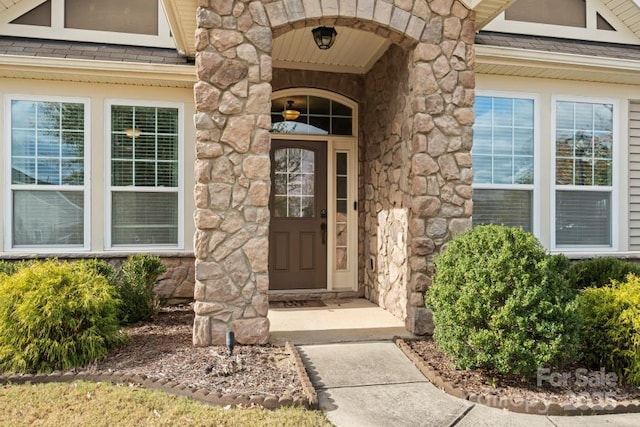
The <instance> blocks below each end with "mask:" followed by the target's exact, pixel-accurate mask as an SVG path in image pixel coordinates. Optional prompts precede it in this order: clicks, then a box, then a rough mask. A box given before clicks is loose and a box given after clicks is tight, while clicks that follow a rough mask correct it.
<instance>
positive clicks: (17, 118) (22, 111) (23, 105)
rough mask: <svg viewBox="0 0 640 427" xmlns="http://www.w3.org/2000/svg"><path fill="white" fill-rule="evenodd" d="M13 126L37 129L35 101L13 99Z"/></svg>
mask: <svg viewBox="0 0 640 427" xmlns="http://www.w3.org/2000/svg"><path fill="white" fill-rule="evenodd" d="M11 127H12V128H14V129H35V127H36V103H35V102H34V101H19V100H13V101H11Z"/></svg>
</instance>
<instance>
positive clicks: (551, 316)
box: [426, 225, 578, 376]
mask: <svg viewBox="0 0 640 427" xmlns="http://www.w3.org/2000/svg"><path fill="white" fill-rule="evenodd" d="M568 264H569V261H568V260H567V258H565V257H564V256H561V255H559V256H549V255H547V254H546V252H545V250H544V249H543V247H542V246H541V245H540V243H539V242H538V241H537V239H536V238H535V237H534V236H533V235H532V234H529V233H526V232H524V231H522V230H521V229H519V228H508V227H503V226H497V225H485V226H478V227H476V228H474V229H473V230H470V231H467V232H466V233H463V234H462V235H460V236H458V237H457V238H456V239H454V240H452V241H451V242H450V243H449V245H448V247H447V248H446V249H445V250H444V252H443V253H442V254H441V255H440V256H439V257H437V258H436V264H435V265H436V273H435V276H434V279H433V283H432V284H431V287H430V288H429V291H428V292H427V295H426V306H427V307H428V308H430V309H431V310H432V312H433V318H434V323H435V331H434V339H435V340H436V342H437V343H438V346H439V347H440V348H441V349H442V350H443V351H445V352H446V353H448V354H450V355H451V356H453V358H454V360H455V361H456V363H457V365H458V367H460V368H478V367H481V368H487V369H493V370H496V371H498V372H501V373H512V374H518V375H523V376H531V375H533V374H534V373H535V372H536V370H537V368H538V367H541V366H544V365H547V364H554V363H561V362H563V361H564V360H567V359H568V358H570V357H572V356H573V353H574V351H575V350H576V347H577V341H578V317H577V315H576V312H575V304H574V299H575V292H574V291H573V290H571V289H570V288H569V287H568V285H567V281H566V279H565V277H564V274H566V270H567V269H568Z"/></svg>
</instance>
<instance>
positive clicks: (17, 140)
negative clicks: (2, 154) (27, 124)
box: [11, 129, 36, 157]
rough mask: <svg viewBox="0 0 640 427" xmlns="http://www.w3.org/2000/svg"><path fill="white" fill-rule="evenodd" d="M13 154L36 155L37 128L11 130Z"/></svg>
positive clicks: (17, 155) (16, 155)
mask: <svg viewBox="0 0 640 427" xmlns="http://www.w3.org/2000/svg"><path fill="white" fill-rule="evenodd" d="M11 155H12V156H14V157H19V156H29V157H33V156H35V155H36V132H35V130H16V129H14V130H13V132H11Z"/></svg>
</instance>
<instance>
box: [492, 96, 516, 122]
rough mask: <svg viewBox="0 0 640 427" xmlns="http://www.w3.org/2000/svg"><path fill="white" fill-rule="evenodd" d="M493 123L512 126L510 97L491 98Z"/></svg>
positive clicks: (511, 102)
mask: <svg viewBox="0 0 640 427" xmlns="http://www.w3.org/2000/svg"><path fill="white" fill-rule="evenodd" d="M493 125H494V126H509V127H512V126H513V100H512V99H511V98H493Z"/></svg>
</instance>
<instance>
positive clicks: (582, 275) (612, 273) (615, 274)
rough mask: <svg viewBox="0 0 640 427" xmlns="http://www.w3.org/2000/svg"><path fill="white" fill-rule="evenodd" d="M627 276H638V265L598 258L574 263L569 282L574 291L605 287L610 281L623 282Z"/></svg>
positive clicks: (615, 259)
mask: <svg viewBox="0 0 640 427" xmlns="http://www.w3.org/2000/svg"><path fill="white" fill-rule="evenodd" d="M629 274H634V275H636V276H640V265H638V264H635V263H633V262H631V261H625V260H622V259H618V258H614V257H598V258H592V259H585V260H580V261H574V262H573V263H572V264H571V268H570V269H569V275H568V277H569V281H570V283H571V286H573V287H574V288H576V289H584V288H587V287H590V286H594V287H600V286H606V285H609V284H610V283H611V281H612V280H616V281H619V282H620V281H624V280H625V279H626V278H627V276H628V275H629Z"/></svg>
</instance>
